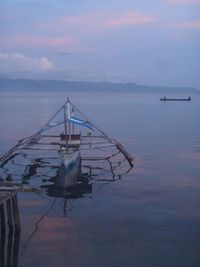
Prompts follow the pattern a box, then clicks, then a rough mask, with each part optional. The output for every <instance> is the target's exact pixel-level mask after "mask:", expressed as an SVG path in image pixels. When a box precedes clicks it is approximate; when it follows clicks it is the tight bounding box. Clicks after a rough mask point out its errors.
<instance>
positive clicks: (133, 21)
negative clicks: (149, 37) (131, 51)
mask: <svg viewBox="0 0 200 267" xmlns="http://www.w3.org/2000/svg"><path fill="white" fill-rule="evenodd" d="M153 21H155V18H154V17H152V16H150V15H146V14H143V13H142V12H139V11H130V12H124V13H118V14H117V13H116V14H111V13H108V12H107V13H93V14H85V15H80V16H66V17H62V18H60V19H59V20H57V21H54V22H53V24H49V23H46V22H45V23H44V22H43V23H39V24H38V25H39V26H40V27H43V28H46V29H48V30H49V29H52V30H55V29H60V30H61V29H65V28H67V27H71V28H74V27H77V28H78V29H80V26H86V27H85V29H87V30H88V29H89V28H98V29H100V28H102V29H104V28H114V27H122V26H131V25H132V26H133V25H134V26H136V25H142V24H147V23H152V22H153Z"/></svg>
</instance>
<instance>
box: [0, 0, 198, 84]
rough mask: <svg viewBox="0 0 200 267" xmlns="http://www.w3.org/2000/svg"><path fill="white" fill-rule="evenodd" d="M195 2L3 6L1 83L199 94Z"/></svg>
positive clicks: (106, 0)
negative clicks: (101, 84)
mask: <svg viewBox="0 0 200 267" xmlns="http://www.w3.org/2000/svg"><path fill="white" fill-rule="evenodd" d="M199 50H200V0H73V1H72V0H1V1H0V77H10V78H31V79H62V80H76V81H77V80H78V81H110V82H134V83H138V84H145V85H161V86H163V85H164V86H165V85H166V86H192V87H196V88H200V75H199V74H198V70H200V53H199Z"/></svg>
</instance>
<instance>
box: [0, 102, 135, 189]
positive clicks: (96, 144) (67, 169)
mask: <svg viewBox="0 0 200 267" xmlns="http://www.w3.org/2000/svg"><path fill="white" fill-rule="evenodd" d="M110 147H112V148H113V147H114V148H115V149H116V150H117V151H118V152H117V153H113V152H112V153H111V154H110V155H109V154H108V155H107V156H106V157H105V158H106V159H107V160H108V161H109V164H110V165H111V164H112V163H111V162H110V159H111V158H112V157H114V156H116V155H117V154H118V153H120V154H121V155H122V156H123V158H124V160H125V161H126V162H127V163H128V165H129V167H130V169H131V168H132V167H133V157H132V156H131V155H130V154H129V153H128V152H127V151H126V149H125V148H124V147H123V146H122V145H121V144H120V143H119V142H118V141H117V140H115V139H113V138H111V137H109V136H108V135H107V134H106V133H104V132H103V131H102V130H100V129H99V128H98V127H97V126H96V125H95V124H94V123H93V122H92V121H90V120H89V119H88V118H87V117H86V116H85V115H84V114H83V113H82V112H81V111H80V110H79V109H78V108H77V107H76V106H75V105H74V104H72V103H71V101H70V100H69V98H68V99H67V101H66V102H65V103H64V105H63V106H62V107H61V108H59V109H58V111H57V112H56V113H55V114H54V115H53V116H52V117H51V118H50V119H49V120H48V121H47V122H46V123H45V124H44V125H43V126H42V127H41V128H39V129H38V130H37V131H36V132H35V133H34V134H33V135H31V136H29V137H25V138H23V139H21V140H19V141H18V143H17V144H16V145H15V146H13V147H12V148H11V149H10V150H9V151H8V152H7V153H6V154H4V155H3V156H2V157H1V158H0V168H2V169H4V171H5V169H6V171H5V173H6V172H7V169H8V167H7V165H8V164H9V162H11V163H13V162H14V159H15V158H16V157H17V156H20V155H21V156H22V157H23V159H24V158H25V152H24V151H26V153H27V151H28V152H33V151H34V152H36V153H39V152H42V153H43V154H44V153H46V154H48V153H50V151H54V152H57V154H58V158H59V159H60V164H59V165H60V168H59V182H58V184H59V186H60V187H61V188H69V187H73V186H75V185H76V184H77V177H78V175H79V174H80V173H81V168H82V161H88V160H91V161H94V160H102V159H103V157H102V156H98V155H97V156H95V157H94V155H93V154H92V152H91V151H92V150H93V149H95V150H96V151H102V150H103V149H104V148H110ZM85 151H87V154H86V156H85V155H84V152H85ZM41 161H42V160H41V158H39V159H37V160H35V159H34V163H35V162H36V163H37V164H40V163H41ZM20 163H21V162H20ZM18 165H19V163H18ZM120 165H121V163H120V162H118V163H117V164H116V166H112V170H113V169H114V168H116V167H118V166H120ZM5 166H6V168H5ZM34 166H35V167H34ZM86 167H88V168H89V166H86ZM12 168H13V167H12ZM25 168H26V169H27V167H25ZM26 171H27V170H26ZM35 173H36V164H35V165H30V167H29V170H28V174H26V175H24V176H23V178H24V179H28V178H30V176H31V175H32V176H33V175H34V174H35Z"/></svg>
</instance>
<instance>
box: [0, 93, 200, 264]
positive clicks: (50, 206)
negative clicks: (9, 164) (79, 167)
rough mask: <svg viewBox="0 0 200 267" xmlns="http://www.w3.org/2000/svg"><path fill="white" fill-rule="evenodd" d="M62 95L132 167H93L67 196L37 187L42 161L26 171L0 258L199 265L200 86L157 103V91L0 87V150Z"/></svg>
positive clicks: (27, 131) (41, 119)
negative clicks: (83, 186)
mask: <svg viewBox="0 0 200 267" xmlns="http://www.w3.org/2000/svg"><path fill="white" fill-rule="evenodd" d="M170 96H171V95H170ZM188 96H189V95H188V93H180V91H179V92H174V93H173V97H188ZM67 97H69V98H70V100H71V102H72V103H74V104H75V105H76V106H77V107H78V108H79V109H80V110H81V111H82V112H83V113H84V114H86V115H87V117H89V118H90V119H91V120H92V121H94V122H95V124H96V125H98V127H99V128H100V129H102V130H103V131H104V132H106V133H107V134H108V135H109V136H111V137H113V138H115V139H117V140H118V141H119V142H120V143H121V144H122V145H123V146H124V147H125V149H126V150H127V151H128V152H129V153H130V154H131V155H132V156H133V158H134V161H133V164H134V166H133V168H131V170H128V171H127V172H124V173H120V175H119V176H118V178H117V179H113V173H112V172H110V173H109V172H107V171H106V179H100V178H101V173H102V177H104V178H105V172H104V169H103V167H102V168H101V173H100V174H99V176H98V179H95V177H91V179H90V180H89V184H90V187H89V190H85V191H84V190H83V192H81V193H80V195H76V197H74V198H73V197H72V198H70V197H64V196H62V195H61V196H59V195H56V194H50V191H49V190H47V187H45V186H44V187H43V186H42V183H45V181H46V180H45V179H47V175H48V179H49V177H50V178H51V175H52V176H54V175H55V173H53V172H52V173H51V166H49V170H48V169H47V168H45V172H44V174H43V175H44V177H42V178H41V177H40V178H38V177H37V174H36V173H35V172H34V171H33V172H32V173H29V177H28V179H29V181H33V183H32V185H34V186H35V187H36V188H37V190H36V189H35V190H34V189H33V190H32V191H31V190H29V191H28V190H27V191H26V190H24V191H20V192H19V193H18V196H17V197H18V208H19V216H20V225H21V231H20V232H18V233H16V234H10V233H8V232H6V235H4V234H3V233H2V232H1V245H0V248H1V253H0V266H1V267H4V266H13V267H14V266H15V267H17V266H18V267H27V266H28V267H35V266H37V267H44V266H48V267H54V266H56V267H63V266H69V267H85V266H87V267H93V266H96V267H102V266H104V267H122V266H124V267H134V266H136V267H151V266H152V267H155V266H161V267H169V266H170V267H173V266H174V267H179V266H180V267H193V266H196V267H197V266H200V93H198V92H196V93H195V92H193V93H190V97H191V98H192V100H191V101H186V102H184V101H180V102H176V101H173V102H170V101H169V102H164V101H160V98H161V97H163V93H162V91H161V92H151V91H150V92H141V93H140V92H131V91H126V92H123V90H121V91H118V92H115V91H110V92H109V91H108V92H105V91H104V92H100V91H94V92H91V91H90V92H87V91H80V92H79V91H75V92H73V91H69V90H68V91H66V92H65V91H56V90H51V91H48V90H43V91H38V90H37V91H34V90H27V91H25V90H7V91H5V90H4V91H1V90H0V154H1V155H3V154H4V153H6V152H7V151H8V150H9V149H10V147H12V146H13V145H15V144H16V142H17V141H18V140H19V139H21V138H24V137H26V136H30V135H31V134H32V133H33V132H35V131H36V130H37V129H38V128H40V126H41V125H43V124H44V123H45V122H46V121H47V120H48V119H49V118H50V117H51V115H52V114H53V113H54V112H55V111H56V110H57V109H58V108H59V107H60V106H61V105H62V104H63V103H64V102H65V101H66V99H67ZM47 153H48V152H47ZM20 163H21V164H24V165H25V164H26V161H25V159H24V162H23V159H22V160H21V162H20ZM51 164H53V161H52V160H51ZM5 167H6V166H5ZM6 171H7V173H10V172H11V174H12V172H18V175H20V173H19V170H18V169H17V170H16V169H15V167H13V168H12V170H11V171H10V170H8V168H7V169H6ZM21 175H22V176H23V175H24V174H23V173H22V174H21ZM48 181H51V180H50V179H49V180H48ZM17 182H20V181H19V180H18V181H17ZM38 188H39V189H40V188H41V191H40V190H39V189H38ZM11 244H14V245H11ZM6 264H7V265H6ZM9 264H10V265H9Z"/></svg>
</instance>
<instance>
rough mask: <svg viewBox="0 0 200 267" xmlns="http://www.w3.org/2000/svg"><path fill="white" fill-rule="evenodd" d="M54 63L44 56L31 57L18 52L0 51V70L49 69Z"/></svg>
mask: <svg viewBox="0 0 200 267" xmlns="http://www.w3.org/2000/svg"><path fill="white" fill-rule="evenodd" d="M53 68H54V64H53V63H52V62H51V61H50V60H49V59H47V58H46V57H38V58H31V57H27V56H25V55H23V54H20V53H0V71H3V72H9V71H49V70H52V69H53Z"/></svg>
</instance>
